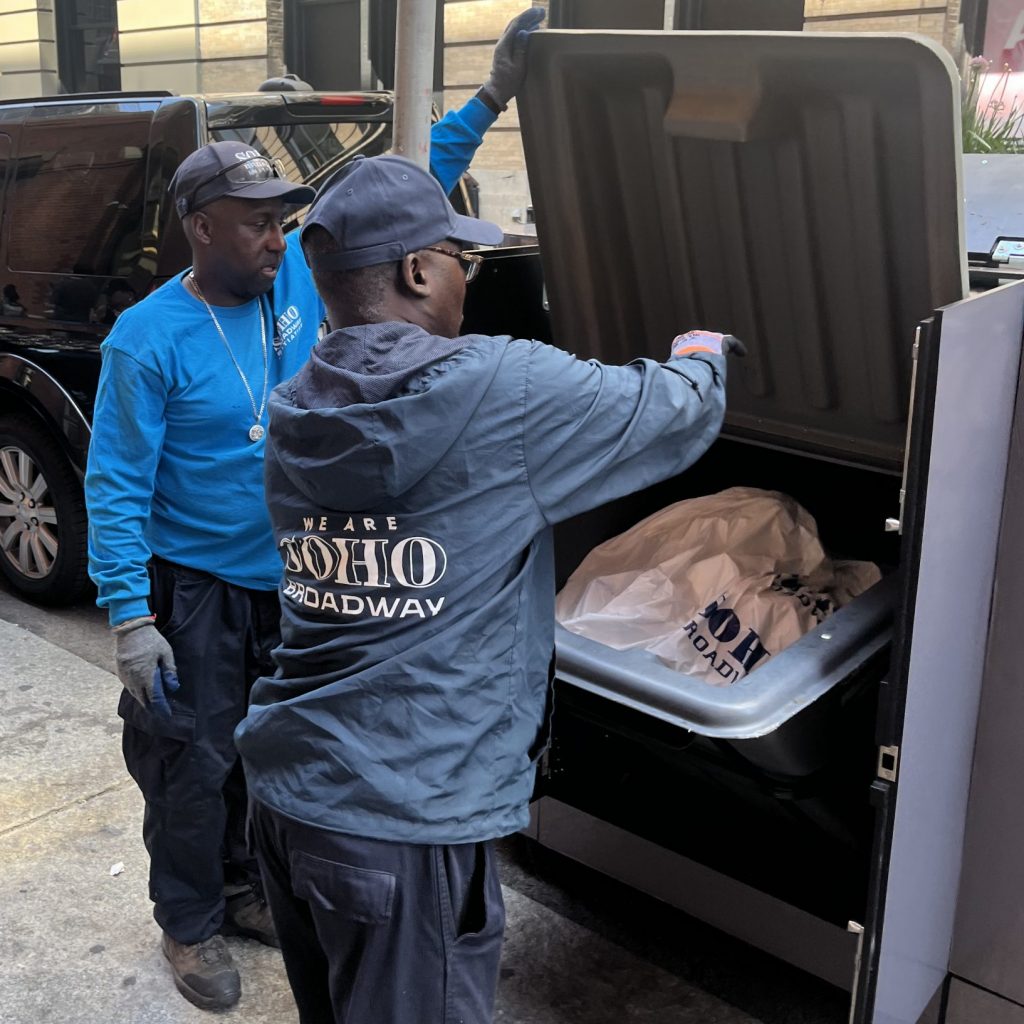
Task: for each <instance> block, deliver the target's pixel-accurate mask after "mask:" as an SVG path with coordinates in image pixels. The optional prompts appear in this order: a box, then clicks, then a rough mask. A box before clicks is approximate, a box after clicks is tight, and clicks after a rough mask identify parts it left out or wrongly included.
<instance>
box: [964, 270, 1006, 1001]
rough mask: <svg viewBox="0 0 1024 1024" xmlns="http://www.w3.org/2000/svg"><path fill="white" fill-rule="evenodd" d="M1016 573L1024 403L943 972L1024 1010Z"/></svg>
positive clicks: (1002, 545) (1000, 547) (1004, 516)
mask: <svg viewBox="0 0 1024 1024" xmlns="http://www.w3.org/2000/svg"><path fill="white" fill-rule="evenodd" d="M1020 287H1024V286H1020ZM1022 570H1024V404H1022V407H1020V408H1018V411H1017V415H1016V419H1015V422H1014V425H1013V437H1012V442H1011V448H1010V469H1009V475H1008V479H1007V485H1006V501H1005V504H1004V506H1003V520H1002V527H1001V530H1000V537H999V561H998V568H997V570H996V584H995V597H994V600H993V606H992V625H991V630H990V638H989V649H988V657H987V660H986V664H985V682H984V688H983V690H982V696H981V712H980V715H979V721H978V737H977V743H976V746H975V753H974V773H973V776H972V779H971V796H970V804H969V808H968V816H967V837H966V842H965V846H964V868H963V874H962V877H961V881H960V900H959V907H958V911H957V923H956V934H955V937H954V942H953V956H952V960H951V963H950V969H951V970H952V971H953V973H954V974H956V975H958V976H960V977H962V978H964V979H966V980H967V981H969V982H972V983H973V984H975V985H979V986H981V987H983V988H986V989H990V990H991V991H992V992H995V993H998V994H999V995H1000V996H1004V997H1006V998H1007V999H1011V1000H1014V1001H1015V1002H1017V1003H1021V1004H1024V968H1022V965H1024V915H1022V912H1021V896H1022V894H1024V856H1022V851H1024V744H1022V743H1021V729H1022V727H1024V685H1022V683H1024V679H1022V674H1021V640H1020V624H1021V622H1022V621H1024V571H1022ZM1018 1012H1019V1014H1020V1019H1021V1020H1024V1008H1022V1009H1019V1011H1018ZM962 1019H964V1020H966V1018H962ZM974 1019H975V1020H982V1019H985V1020H989V1019H995V1018H981V1017H977V1018H974ZM1007 1019H1008V1020H1009V1019H1014V1020H1016V1019H1017V1018H1012V1017H1008V1018H1007Z"/></svg>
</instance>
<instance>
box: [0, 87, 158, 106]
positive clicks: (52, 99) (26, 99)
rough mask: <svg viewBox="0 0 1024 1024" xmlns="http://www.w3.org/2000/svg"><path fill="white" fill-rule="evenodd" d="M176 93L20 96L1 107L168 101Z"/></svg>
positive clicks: (142, 92) (2, 103)
mask: <svg viewBox="0 0 1024 1024" xmlns="http://www.w3.org/2000/svg"><path fill="white" fill-rule="evenodd" d="M174 95H175V93H173V92H168V91H167V90H166V89H140V90H138V91H132V92H66V93H60V94H59V95H57V96H18V97H12V98H11V99H6V100H0V106H3V107H12V106H17V105H18V104H20V103H76V102H78V101H79V100H126V101H128V102H131V101H132V100H145V99H153V98H159V99H166V98H167V97H169V96H174Z"/></svg>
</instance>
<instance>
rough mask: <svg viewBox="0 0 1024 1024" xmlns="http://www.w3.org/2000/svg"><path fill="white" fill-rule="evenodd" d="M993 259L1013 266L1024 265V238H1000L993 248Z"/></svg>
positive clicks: (995, 261)
mask: <svg viewBox="0 0 1024 1024" xmlns="http://www.w3.org/2000/svg"><path fill="white" fill-rule="evenodd" d="M992 261H993V262H994V263H1006V264H1008V265H1009V266H1011V267H1020V266H1024V238H1000V239H999V241H998V242H997V243H996V246H995V248H994V249H993V250H992Z"/></svg>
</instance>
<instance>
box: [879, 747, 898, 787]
mask: <svg viewBox="0 0 1024 1024" xmlns="http://www.w3.org/2000/svg"><path fill="white" fill-rule="evenodd" d="M899 763H900V748H899V747H879V748H878V777H879V778H880V779H885V780H886V781H887V782H895V781H896V770H897V769H898V768H899Z"/></svg>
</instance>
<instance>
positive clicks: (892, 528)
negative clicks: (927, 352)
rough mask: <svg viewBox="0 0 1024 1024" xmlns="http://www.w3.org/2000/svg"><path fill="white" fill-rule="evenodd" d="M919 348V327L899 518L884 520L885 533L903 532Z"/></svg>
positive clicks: (913, 361) (914, 349) (915, 339)
mask: <svg viewBox="0 0 1024 1024" xmlns="http://www.w3.org/2000/svg"><path fill="white" fill-rule="evenodd" d="M920 348H921V328H920V326H919V327H918V328H917V330H916V331H915V332H914V348H913V353H912V356H911V359H912V363H911V370H910V404H909V408H908V409H907V436H906V438H905V439H904V442H903V479H902V481H901V483H900V514H899V518H898V519H897V518H894V517H892V516H890V517H889V518H888V519H886V521H885V532H886V533H903V502H904V501H905V500H906V497H907V473H908V471H909V470H910V432H911V430H912V429H913V426H914V392H915V391H916V390H917V354H918V352H919V351H920Z"/></svg>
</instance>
